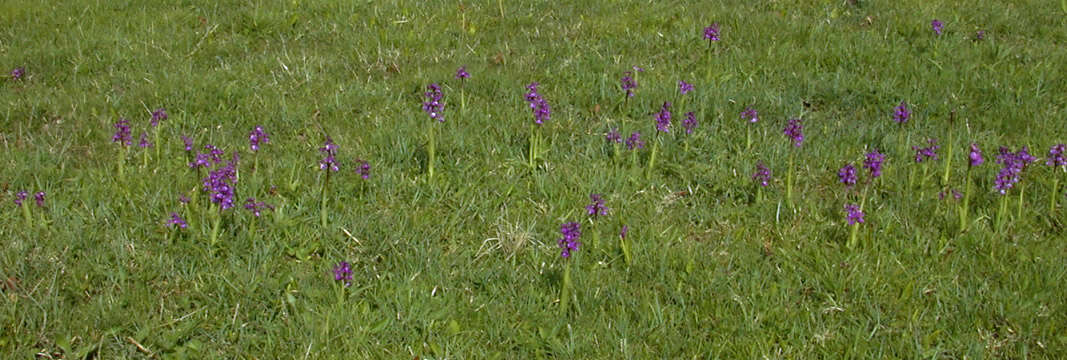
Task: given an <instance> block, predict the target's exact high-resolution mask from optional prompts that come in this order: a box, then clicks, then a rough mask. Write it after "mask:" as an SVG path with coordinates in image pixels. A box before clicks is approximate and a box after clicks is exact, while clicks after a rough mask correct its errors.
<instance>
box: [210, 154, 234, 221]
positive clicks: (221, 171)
mask: <svg viewBox="0 0 1067 360" xmlns="http://www.w3.org/2000/svg"><path fill="white" fill-rule="evenodd" d="M233 157H234V159H233V160H232V161H230V162H228V163H226V165H224V166H220V167H219V168H217V169H215V170H212V171H211V172H208V175H207V177H205V178H204V181H203V189H204V192H206V193H208V194H209V196H210V198H211V202H213V203H216V204H219V209H220V210H226V209H229V208H232V207H233V198H234V196H236V193H235V190H236V189H235V188H236V186H237V153H236V152H235V153H234V154H233Z"/></svg>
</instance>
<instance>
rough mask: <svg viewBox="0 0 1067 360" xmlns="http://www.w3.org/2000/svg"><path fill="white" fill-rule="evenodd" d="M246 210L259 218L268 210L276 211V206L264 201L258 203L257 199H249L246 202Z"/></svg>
mask: <svg viewBox="0 0 1067 360" xmlns="http://www.w3.org/2000/svg"><path fill="white" fill-rule="evenodd" d="M245 209H246V210H248V211H251V212H252V215H255V216H256V217H259V215H260V213H261V212H262V211H263V210H264V209H266V210H274V206H271V205H270V204H267V203H265V202H262V201H256V198H248V199H247V200H245Z"/></svg>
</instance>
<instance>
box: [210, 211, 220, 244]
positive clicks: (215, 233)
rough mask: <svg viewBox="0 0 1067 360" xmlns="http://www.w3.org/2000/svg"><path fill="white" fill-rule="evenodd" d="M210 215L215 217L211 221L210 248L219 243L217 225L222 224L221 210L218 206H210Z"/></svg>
mask: <svg viewBox="0 0 1067 360" xmlns="http://www.w3.org/2000/svg"><path fill="white" fill-rule="evenodd" d="M211 213H212V214H213V216H214V217H215V218H214V219H212V221H211V246H215V244H217V243H218V241H219V225H220V224H222V209H221V208H219V207H218V205H214V204H212V205H211Z"/></svg>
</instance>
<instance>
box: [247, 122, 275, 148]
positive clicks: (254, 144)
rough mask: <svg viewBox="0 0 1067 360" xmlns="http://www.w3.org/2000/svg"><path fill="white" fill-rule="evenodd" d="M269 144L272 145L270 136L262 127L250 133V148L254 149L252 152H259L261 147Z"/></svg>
mask: <svg viewBox="0 0 1067 360" xmlns="http://www.w3.org/2000/svg"><path fill="white" fill-rule="evenodd" d="M267 143H270V135H267V132H266V131H263V127H262V126H259V125H256V127H255V128H253V129H252V131H250V132H249V133H248V147H249V148H250V149H252V152H257V151H259V145H260V144H267Z"/></svg>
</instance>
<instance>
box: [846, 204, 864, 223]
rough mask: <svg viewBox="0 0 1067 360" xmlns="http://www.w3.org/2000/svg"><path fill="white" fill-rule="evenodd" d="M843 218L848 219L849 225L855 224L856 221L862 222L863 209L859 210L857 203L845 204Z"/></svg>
mask: <svg viewBox="0 0 1067 360" xmlns="http://www.w3.org/2000/svg"><path fill="white" fill-rule="evenodd" d="M845 219H846V220H848V224H849V225H855V224H856V223H862V222H863V211H861V210H860V207H859V205H856V204H846V205H845Z"/></svg>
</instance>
